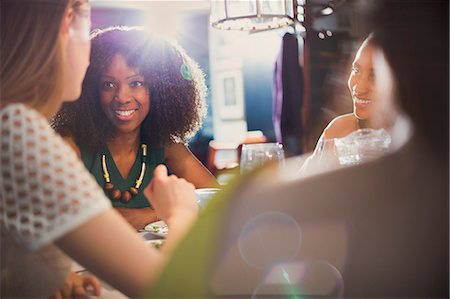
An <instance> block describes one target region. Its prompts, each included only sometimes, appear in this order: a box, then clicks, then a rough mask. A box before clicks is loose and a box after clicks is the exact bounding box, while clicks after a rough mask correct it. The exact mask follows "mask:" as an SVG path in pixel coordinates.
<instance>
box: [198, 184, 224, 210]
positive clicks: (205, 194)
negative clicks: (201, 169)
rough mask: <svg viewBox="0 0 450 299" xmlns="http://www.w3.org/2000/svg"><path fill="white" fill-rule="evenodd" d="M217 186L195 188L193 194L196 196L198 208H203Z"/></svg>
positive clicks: (216, 189) (217, 190)
mask: <svg viewBox="0 0 450 299" xmlns="http://www.w3.org/2000/svg"><path fill="white" fill-rule="evenodd" d="M219 191H220V189H218V188H199V189H195V195H196V196H197V203H198V205H199V207H200V209H203V208H204V207H205V205H206V204H207V203H208V202H209V200H210V199H211V198H212V197H213V196H214V195H215V194H216V193H217V192H219Z"/></svg>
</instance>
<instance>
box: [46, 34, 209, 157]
mask: <svg viewBox="0 0 450 299" xmlns="http://www.w3.org/2000/svg"><path fill="white" fill-rule="evenodd" d="M91 41H92V48H91V58H90V65H89V68H88V70H87V73H86V77H85V79H84V81H83V90H82V93H81V96H80V98H79V99H78V100H77V101H75V102H70V103H65V104H64V105H63V106H62V108H61V110H60V111H59V112H58V113H57V114H56V115H55V117H54V118H53V119H52V121H51V125H52V127H53V128H54V129H55V130H56V131H57V132H58V133H59V134H61V135H62V136H70V137H72V138H74V139H75V142H76V143H77V144H78V145H83V146H86V147H88V148H90V149H92V150H97V149H98V148H99V147H101V146H105V145H106V142H107V141H108V140H110V139H111V138H112V137H113V136H114V134H115V127H114V125H112V123H111V122H110V121H109V120H108V118H107V116H106V114H105V112H104V111H103V109H102V107H101V104H100V78H101V75H102V74H103V73H104V71H105V70H106V69H107V68H108V67H109V66H110V64H111V62H112V59H113V58H114V56H116V55H118V54H120V55H123V57H125V60H126V61H127V63H128V65H129V67H132V68H137V69H138V70H139V71H140V73H141V74H142V75H143V77H144V80H145V83H146V86H148V88H149V94H150V101H151V108H150V112H149V114H148V115H147V117H146V118H145V119H144V121H143V122H142V124H141V138H142V141H143V142H145V143H148V144H150V145H154V146H164V145H167V144H168V143H170V142H183V143H186V142H187V141H188V139H189V138H190V137H192V136H193V135H194V134H195V133H196V132H197V130H198V129H199V128H200V126H201V123H202V119H203V117H204V115H205V106H204V98H205V96H206V85H205V79H204V74H203V72H202V71H201V70H200V68H199V67H198V65H197V63H195V62H194V61H193V60H192V59H191V58H190V57H189V56H188V55H187V54H186V53H185V51H184V50H183V49H182V48H181V47H180V46H179V45H177V44H176V43H175V42H171V41H168V40H165V39H160V38H157V37H154V36H152V35H151V34H150V33H149V32H147V31H145V30H143V29H140V28H136V27H132V28H130V27H110V28H106V29H103V30H97V31H94V32H93V33H92V36H91Z"/></svg>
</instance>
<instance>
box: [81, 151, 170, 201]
mask: <svg viewBox="0 0 450 299" xmlns="http://www.w3.org/2000/svg"><path fill="white" fill-rule="evenodd" d="M80 152H81V160H82V161H83V163H84V165H85V166H86V168H87V169H88V170H89V172H90V173H91V174H92V175H93V176H94V177H95V179H96V180H97V183H98V184H99V185H100V186H102V187H103V186H104V185H105V179H104V178H103V169H102V155H103V154H104V155H105V156H106V165H107V167H108V172H109V175H110V179H111V183H113V184H114V188H115V189H119V190H120V191H121V192H123V191H126V190H128V189H129V188H130V187H134V185H135V183H136V180H137V179H138V178H139V174H140V172H141V164H142V162H141V157H142V151H141V150H140V149H139V150H138V154H137V156H136V160H135V161H134V164H133V166H132V167H131V170H130V173H129V175H128V177H127V178H126V179H124V178H123V177H122V175H121V174H120V171H119V169H118V168H117V166H116V163H114V160H113V158H112V156H111V153H110V152H109V150H108V148H104V149H103V150H99V151H98V152H92V151H90V150H88V149H87V148H80ZM163 161H164V148H162V147H160V148H152V147H150V146H149V147H148V151H147V159H146V163H145V164H146V170H145V174H144V178H143V180H142V185H141V186H140V187H139V192H138V194H137V195H136V196H133V197H132V198H131V200H130V201H129V202H124V201H123V200H121V199H120V200H113V199H112V198H111V197H110V196H109V194H108V192H105V194H106V196H108V197H109V199H110V200H111V202H112V205H113V207H124V208H135V209H137V208H146V207H151V205H150V204H149V202H148V200H147V197H146V196H145V195H144V193H143V191H144V189H145V187H147V185H148V184H149V183H150V181H151V179H152V178H153V171H154V170H155V167H156V166H158V165H159V164H163Z"/></svg>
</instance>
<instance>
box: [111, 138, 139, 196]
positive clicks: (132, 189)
mask: <svg viewBox="0 0 450 299" xmlns="http://www.w3.org/2000/svg"><path fill="white" fill-rule="evenodd" d="M141 150H142V156H141V172H140V174H139V177H138V179H137V180H136V182H135V184H134V187H130V188H129V189H128V190H126V191H123V192H120V190H119V189H114V184H113V183H112V182H111V178H110V176H109V172H108V167H107V166H106V155H105V154H103V155H102V169H103V178H104V179H105V185H104V187H103V188H104V189H105V190H106V191H107V193H109V194H110V196H111V198H112V199H113V200H119V199H122V200H123V201H124V202H129V201H130V200H131V198H132V197H133V196H136V195H137V194H138V192H139V187H140V186H141V184H142V180H143V178H144V175H145V167H146V165H145V162H146V160H147V145H146V144H142V145H141Z"/></svg>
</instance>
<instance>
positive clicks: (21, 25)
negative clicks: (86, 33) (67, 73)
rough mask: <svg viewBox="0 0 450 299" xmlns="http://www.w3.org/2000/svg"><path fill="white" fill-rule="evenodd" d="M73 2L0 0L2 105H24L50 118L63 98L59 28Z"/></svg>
mask: <svg viewBox="0 0 450 299" xmlns="http://www.w3.org/2000/svg"><path fill="white" fill-rule="evenodd" d="M76 2H77V1H76V0H61V1H42V0H36V1H17V0H1V1H0V11H1V17H0V29H1V30H0V32H1V33H0V37H1V39H0V40H1V42H0V46H1V50H0V61H1V64H0V78H1V84H0V95H1V105H8V104H10V103H17V102H21V103H26V104H27V105H29V106H31V107H33V108H36V109H38V108H39V110H40V111H41V112H43V113H44V114H45V115H46V116H50V115H53V114H54V113H55V112H56V111H57V110H58V108H59V106H60V103H61V100H62V99H61V98H62V95H63V87H62V86H63V78H64V53H63V47H62V41H61V38H60V29H61V28H60V27H61V22H62V19H63V17H64V13H65V12H66V10H67V9H68V8H69V7H71V6H74V5H75V3H76Z"/></svg>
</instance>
